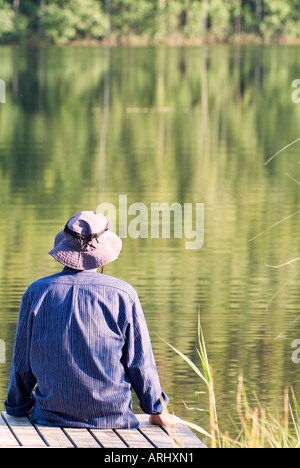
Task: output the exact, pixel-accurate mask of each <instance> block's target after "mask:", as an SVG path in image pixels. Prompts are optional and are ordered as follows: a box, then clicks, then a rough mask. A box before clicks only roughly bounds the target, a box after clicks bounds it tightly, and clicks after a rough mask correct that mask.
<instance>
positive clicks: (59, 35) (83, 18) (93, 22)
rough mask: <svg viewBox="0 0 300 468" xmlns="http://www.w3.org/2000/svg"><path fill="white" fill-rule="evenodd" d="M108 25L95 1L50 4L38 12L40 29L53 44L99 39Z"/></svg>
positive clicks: (77, 0) (74, 0) (79, 0)
mask: <svg viewBox="0 0 300 468" xmlns="http://www.w3.org/2000/svg"><path fill="white" fill-rule="evenodd" d="M107 26H108V23H107V19H106V18H105V16H104V13H103V12H102V11H101V9H100V7H99V4H98V3H97V2H96V1H95V0H85V1H84V2H82V1H81V0H70V1H68V2H66V1H62V2H54V1H53V2H51V3H49V4H47V5H46V6H45V7H44V8H43V9H42V10H41V11H40V28H41V31H42V34H43V35H44V37H45V38H46V39H47V40H49V41H50V42H53V43H65V42H68V41H70V40H74V39H86V38H91V39H101V37H103V36H104V34H105V31H106V29H107Z"/></svg>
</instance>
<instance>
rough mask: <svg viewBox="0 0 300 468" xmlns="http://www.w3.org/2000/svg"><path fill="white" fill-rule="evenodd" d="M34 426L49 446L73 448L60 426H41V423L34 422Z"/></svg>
mask: <svg viewBox="0 0 300 468" xmlns="http://www.w3.org/2000/svg"><path fill="white" fill-rule="evenodd" d="M34 426H35V427H36V429H37V431H38V432H39V433H40V434H41V435H42V437H43V439H44V440H45V441H46V443H47V445H48V446H49V447H51V448H74V445H73V444H72V442H71V441H70V440H69V439H68V437H67V436H66V434H65V433H64V431H63V430H62V429H61V428H60V427H50V426H42V425H41V424H34Z"/></svg>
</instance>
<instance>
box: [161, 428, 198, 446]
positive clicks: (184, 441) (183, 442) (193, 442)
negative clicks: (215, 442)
mask: <svg viewBox="0 0 300 468" xmlns="http://www.w3.org/2000/svg"><path fill="white" fill-rule="evenodd" d="M164 430H165V431H166V433H167V434H169V436H170V437H172V438H174V439H175V440H176V441H177V442H178V443H179V444H180V446H181V447H182V448H207V447H206V446H205V445H204V444H203V442H202V441H201V440H200V439H199V437H197V436H196V434H194V433H193V431H191V429H189V428H188V427H187V426H184V425H180V424H179V425H177V426H175V427H172V428H167V427H165V426H164Z"/></svg>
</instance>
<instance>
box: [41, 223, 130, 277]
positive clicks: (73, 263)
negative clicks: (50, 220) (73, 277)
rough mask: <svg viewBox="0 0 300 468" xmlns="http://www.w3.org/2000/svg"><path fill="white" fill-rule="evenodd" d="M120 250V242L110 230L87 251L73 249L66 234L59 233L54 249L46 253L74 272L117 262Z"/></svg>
mask: <svg viewBox="0 0 300 468" xmlns="http://www.w3.org/2000/svg"><path fill="white" fill-rule="evenodd" d="M121 250H122V240H121V239H120V237H119V236H117V234H115V233H114V232H112V231H111V230H108V231H106V232H105V233H104V234H103V235H102V236H101V237H100V238H99V239H98V240H97V242H96V243H95V244H94V247H91V248H89V249H88V250H82V249H76V248H74V247H73V246H72V243H70V242H68V238H67V235H66V233H65V232H64V231H61V232H59V233H58V234H57V236H56V239H55V247H54V248H53V249H52V250H50V252H48V253H49V255H51V257H53V258H54V259H55V260H57V261H58V262H59V263H61V264H62V265H64V266H67V267H69V268H72V269H74V270H93V269H96V268H100V267H103V266H105V265H107V264H108V263H111V262H114V261H115V260H117V259H118V257H119V254H120V252H121Z"/></svg>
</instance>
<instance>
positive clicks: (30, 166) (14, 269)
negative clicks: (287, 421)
mask: <svg viewBox="0 0 300 468" xmlns="http://www.w3.org/2000/svg"><path fill="white" fill-rule="evenodd" d="M298 64H299V48H294V47H273V46H272V47H230V46H214V47H203V48H199V47H190V48H184V47H178V48H177V47H169V48H168V47H158V48H155V47H145V48H126V47H124V48H107V49H105V48H97V47H94V48H81V47H78V48H63V47H59V48H56V47H53V48H31V49H26V48H17V47H1V48H0V79H3V80H4V81H5V83H6V89H7V95H6V101H7V102H6V104H0V179H1V181H0V196H1V208H0V209H1V220H2V222H1V224H0V242H1V249H0V306H1V307H0V339H2V340H4V341H5V343H6V354H7V363H6V364H0V400H1V402H3V400H4V398H5V393H6V388H7V379H8V373H9V367H10V362H9V361H10V359H11V354H12V346H13V339H14V332H15V326H16V321H17V316H18V308H19V303H20V299H21V296H22V294H23V292H24V290H25V289H26V287H27V286H28V285H29V283H30V282H32V281H34V280H35V279H37V278H38V277H40V276H44V275H47V274H51V273H54V272H56V271H59V269H60V268H59V265H57V264H56V263H54V262H53V260H52V259H51V258H50V257H49V258H48V255H47V251H48V250H49V249H50V248H51V246H52V242H53V239H54V236H55V234H56V232H57V231H58V230H59V229H60V228H61V227H62V226H63V225H64V223H65V221H66V219H69V217H70V216H71V215H72V214H73V213H75V212H77V211H80V210H82V209H91V210H95V209H96V208H97V206H98V205H99V203H101V202H109V203H113V204H115V205H116V206H118V200H119V195H120V194H126V195H127V197H128V203H129V204H130V203H134V202H140V203H144V204H145V205H147V206H150V204H151V203H155V202H156V203H162V202H166V203H169V204H171V203H173V202H178V203H181V204H183V203H205V244H204V247H203V249H201V250H199V251H189V250H186V249H185V239H173V238H172V239H151V238H149V239H136V240H134V239H130V238H128V239H124V250H123V253H122V256H121V257H120V260H119V261H118V262H117V263H115V264H112V265H111V266H110V267H109V268H107V270H106V272H107V273H109V274H112V275H116V276H118V277H121V278H123V279H125V280H127V281H129V282H131V283H132V284H134V286H135V287H136V289H137V290H138V292H139V294H140V296H141V300H142V303H143V306H144V310H145V314H146V317H147V321H148V324H149V328H150V333H151V337H152V341H153V346H154V350H155V355H156V358H157V363H158V367H159V371H160V375H161V380H162V383H163V386H164V388H165V390H166V392H167V393H169V395H170V397H171V402H172V405H173V406H174V410H175V411H176V413H178V414H179V415H181V416H183V417H185V418H189V419H192V420H194V421H195V422H200V423H201V424H202V425H204V426H205V424H206V419H205V416H202V415H199V414H198V413H196V414H195V413H191V414H190V413H189V412H188V411H187V410H186V409H185V408H184V406H183V404H182V401H181V400H182V399H183V400H185V401H186V403H187V404H189V405H191V406H199V407H203V406H205V404H206V402H205V397H202V396H195V395H194V392H195V391H200V390H203V388H200V387H201V384H200V382H198V381H197V379H196V378H195V377H194V376H193V375H192V374H191V372H190V370H189V369H188V368H187V367H186V364H184V363H182V362H181V360H180V358H178V357H177V356H174V354H173V352H172V351H171V350H169V349H168V348H166V346H165V345H164V344H163V343H162V342H161V341H160V340H159V338H158V337H157V334H158V335H161V336H162V337H163V338H164V339H166V340H167V341H169V342H171V343H172V344H173V345H174V346H176V347H177V348H179V349H180V350H182V351H183V352H185V353H188V354H189V356H190V357H191V358H193V359H195V361H196V362H198V361H197V353H196V351H195V347H196V346H197V317H198V311H199V307H200V308H201V317H202V322H203V328H204V333H205V337H206V341H207V348H208V352H209V355H210V359H211V363H212V366H213V370H214V374H215V383H216V393H217V400H218V403H219V412H220V413H221V415H222V416H221V417H220V416H219V417H220V419H221V420H222V419H223V421H225V424H230V418H229V415H230V414H231V415H232V414H234V412H235V393H236V388H237V377H238V375H239V372H240V370H243V373H244V376H245V381H246V384H247V386H248V388H249V390H250V391H252V390H255V391H257V393H258V394H259V395H260V396H261V398H262V400H263V401H264V402H266V403H268V404H270V405H273V406H275V407H277V406H278V401H280V399H281V395H282V394H283V387H284V386H285V385H286V384H288V383H291V384H293V385H294V388H295V390H296V391H299V386H300V385H299V379H298V378H297V371H298V368H297V366H296V365H295V364H293V363H292V361H291V356H292V352H293V350H292V349H291V345H292V341H293V340H294V339H299V338H300V329H299V327H300V323H296V324H295V326H294V327H292V328H291V329H290V330H289V331H288V333H287V336H286V338H285V339H281V340H276V341H275V340H274V338H275V337H276V336H278V334H279V333H280V332H281V331H282V330H284V329H285V327H286V325H287V324H288V323H290V321H291V320H293V318H296V317H297V314H299V310H298V309H299V307H298V304H299V292H298V280H299V278H298V279H297V277H296V278H295V279H294V280H292V281H291V282H290V283H288V284H287V286H286V287H285V288H284V289H283V290H282V291H281V292H280V294H278V295H277V296H276V297H275V299H274V300H273V301H272V303H271V304H270V305H269V307H268V308H267V305H268V301H269V300H270V298H272V297H273V296H274V295H275V294H276V293H277V291H279V290H280V288H281V287H282V286H283V285H284V284H285V283H286V282H287V281H288V280H289V278H290V277H291V276H292V275H293V273H295V272H296V269H297V264H296V265H291V266H288V267H286V268H283V269H280V270H270V269H268V268H267V267H266V266H265V265H264V264H265V263H268V264H279V263H281V262H283V261H286V260H288V259H291V258H293V257H298V256H299V251H298V234H299V223H300V218H299V216H298V217H294V218H291V219H290V220H288V221H287V222H286V223H282V224H280V225H278V226H277V227H276V228H274V229H273V230H271V231H269V232H268V233H266V234H265V235H263V236H261V237H259V238H257V239H256V240H255V241H253V242H251V243H249V239H251V238H252V237H253V236H255V235H256V234H257V233H259V232H262V231H263V230H264V229H266V228H267V227H268V226H271V225H272V224H274V223H275V222H276V221H278V220H280V219H282V218H284V217H285V216H288V215H289V214H291V213H293V212H295V211H296V210H297V209H298V206H299V195H300V191H299V187H298V185H297V184H296V183H295V182H293V181H292V180H291V179H290V178H289V177H287V176H286V173H289V174H291V175H293V177H295V178H296V179H297V178H298V180H299V179H300V175H299V164H298V151H299V146H297V145H295V146H293V147H291V148H290V149H289V150H288V151H287V152H286V153H284V154H283V155H282V156H280V157H279V158H278V159H276V160H274V161H273V162H272V164H270V165H269V166H267V167H265V166H264V162H265V161H266V160H267V159H268V158H269V157H270V156H271V155H272V154H274V153H275V152H276V151H278V150H279V149H280V148H282V147H283V146H285V145H286V144H288V143H289V142H291V141H293V140H295V138H297V137H299V128H300V125H299V124H300V107H299V106H297V105H295V104H293V102H292V100H291V95H292V89H291V84H292V81H293V80H294V79H295V78H299V76H297V73H298ZM203 400H204V401H203ZM222 429H226V428H222Z"/></svg>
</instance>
